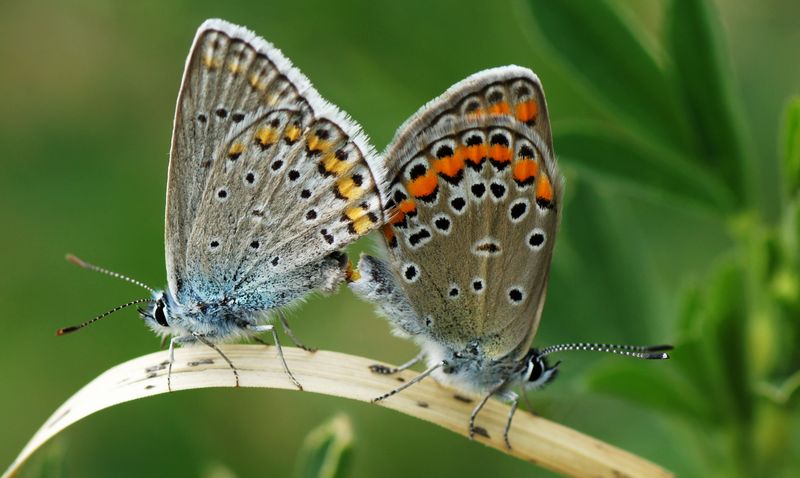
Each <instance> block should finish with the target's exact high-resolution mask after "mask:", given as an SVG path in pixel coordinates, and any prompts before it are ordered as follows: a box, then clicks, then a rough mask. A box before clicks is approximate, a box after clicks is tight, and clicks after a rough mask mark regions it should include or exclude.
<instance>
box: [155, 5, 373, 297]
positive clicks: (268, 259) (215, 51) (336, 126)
mask: <svg viewBox="0 0 800 478" xmlns="http://www.w3.org/2000/svg"><path fill="white" fill-rule="evenodd" d="M379 177H383V173H382V168H381V167H379V166H378V165H377V164H376V160H375V157H374V153H373V151H372V148H371V147H370V146H369V144H368V141H367V139H366V138H365V137H364V135H363V134H362V133H361V131H360V128H359V127H358V125H356V124H355V123H354V122H353V121H352V120H350V118H349V117H347V115H346V114H344V113H342V112H341V111H339V110H338V109H337V108H336V107H334V106H332V105H330V104H329V103H327V102H326V101H324V100H323V99H322V98H321V97H320V96H319V94H318V93H317V92H316V90H315V89H314V88H313V87H312V86H311V84H310V82H309V81H308V79H307V78H306V77H305V76H303V74H302V73H301V72H300V71H299V70H297V69H296V68H294V67H293V66H292V65H291V63H290V62H289V60H287V59H286V58H285V57H284V56H283V55H282V54H281V53H280V51H278V50H277V49H276V48H274V47H273V46H272V45H271V44H269V43H268V42H267V41H265V40H263V39H262V38H259V37H257V36H256V35H254V34H253V33H252V32H250V31H248V30H246V29H245V28H242V27H238V26H235V25H232V24H229V23H227V22H224V21H221V20H208V21H206V22H205V23H203V25H202V26H201V27H200V29H199V30H198V33H197V35H196V37H195V40H194V44H193V46H192V49H191V52H190V54H189V58H188V59H187V63H186V69H185V72H184V78H183V84H182V87H181V92H180V94H179V98H178V106H177V110H176V115H175V126H174V133H173V144H172V151H171V155H170V171H169V180H168V187H167V214H166V256H167V271H168V280H169V287H170V290H171V291H172V293H173V295H174V297H176V298H177V299H178V300H179V301H184V300H188V299H189V297H188V296H190V295H192V294H193V293H195V292H196V291H197V290H198V288H200V287H207V286H211V287H212V289H216V290H217V291H221V292H226V293H227V292H230V291H231V290H235V289H238V288H240V287H242V286H244V285H257V284H258V283H259V282H260V281H265V280H269V278H275V281H276V282H280V280H279V276H281V275H285V276H290V277H291V276H293V273H296V271H297V270H299V269H302V268H304V267H306V266H308V265H309V264H313V263H314V262H316V261H319V260H320V259H321V258H323V257H324V256H326V255H327V254H329V253H330V252H332V251H335V250H337V249H341V248H342V247H344V246H346V245H347V244H348V243H350V242H352V241H353V240H355V239H356V238H358V237H359V236H360V235H363V234H365V233H366V232H368V231H369V230H370V229H372V228H373V227H376V226H377V225H378V224H379V223H380V219H381V217H380V216H381V204H380V198H379V194H378V192H377V191H378V189H377V186H378V184H379V182H380V180H379V179H376V178H379Z"/></svg>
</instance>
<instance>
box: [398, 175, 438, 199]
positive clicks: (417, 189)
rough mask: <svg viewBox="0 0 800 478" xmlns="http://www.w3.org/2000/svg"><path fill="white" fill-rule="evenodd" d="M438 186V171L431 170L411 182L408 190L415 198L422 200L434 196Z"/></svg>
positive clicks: (407, 187)
mask: <svg viewBox="0 0 800 478" xmlns="http://www.w3.org/2000/svg"><path fill="white" fill-rule="evenodd" d="M437 185H438V180H437V178H436V171H434V170H433V169H429V170H428V171H427V172H426V173H425V174H424V175H423V176H420V177H418V178H416V179H413V180H411V181H409V182H408V184H407V185H406V189H407V190H408V192H409V193H410V194H411V195H412V196H414V197H415V198H421V197H425V196H430V195H431V194H433V192H434V191H436V187H437Z"/></svg>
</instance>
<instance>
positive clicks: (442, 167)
mask: <svg viewBox="0 0 800 478" xmlns="http://www.w3.org/2000/svg"><path fill="white" fill-rule="evenodd" d="M464 153H465V152H464V149H463V148H456V151H455V152H454V153H453V155H452V156H445V157H443V158H439V159H436V160H434V161H433V169H434V170H435V171H436V172H437V173H440V174H443V175H445V176H447V177H450V178H454V177H456V176H458V173H459V172H461V170H462V169H464V156H465V154H464Z"/></svg>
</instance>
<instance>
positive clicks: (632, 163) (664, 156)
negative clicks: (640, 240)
mask: <svg viewBox="0 0 800 478" xmlns="http://www.w3.org/2000/svg"><path fill="white" fill-rule="evenodd" d="M555 145H556V148H555V149H556V151H557V152H558V155H559V156H560V157H561V158H562V159H563V160H564V162H565V163H568V164H572V165H573V166H575V167H576V168H578V169H579V170H581V171H584V172H589V173H591V174H594V175H597V176H598V177H600V178H605V179H606V180H609V181H612V182H616V183H619V184H621V185H623V186H626V187H628V188H632V189H633V190H635V191H637V192H639V193H643V194H646V195H648V196H652V197H660V198H665V197H668V198H673V199H678V200H681V201H684V202H688V203H692V204H695V205H700V206H702V207H704V208H706V209H708V210H712V211H715V212H725V211H728V210H729V209H730V208H731V206H732V204H733V200H732V198H731V194H730V192H729V191H728V190H727V189H726V187H725V185H724V184H722V183H720V182H719V180H718V179H717V178H715V177H714V176H713V175H711V174H709V173H708V172H707V171H705V170H704V169H703V168H701V167H698V166H697V165H695V164H693V163H691V162H690V161H688V160H686V159H685V158H683V157H681V156H679V155H677V154H675V153H672V152H669V151H666V150H664V149H662V148H658V147H655V146H653V145H651V144H648V143H645V142H643V141H641V140H640V139H638V138H637V137H635V136H633V135H630V134H626V133H624V132H622V131H618V130H614V129H612V128H609V127H606V126H602V125H599V124H597V123H586V122H583V123H572V124H561V125H560V126H559V128H556V129H555Z"/></svg>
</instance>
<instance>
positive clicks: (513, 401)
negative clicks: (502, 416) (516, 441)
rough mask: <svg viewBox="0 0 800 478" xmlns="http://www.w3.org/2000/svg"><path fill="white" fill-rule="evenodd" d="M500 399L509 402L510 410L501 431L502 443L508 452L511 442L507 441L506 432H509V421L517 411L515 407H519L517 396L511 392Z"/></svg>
mask: <svg viewBox="0 0 800 478" xmlns="http://www.w3.org/2000/svg"><path fill="white" fill-rule="evenodd" d="M502 397H503V400H505V401H508V402H511V410H510V411H509V412H508V421H506V427H505V429H504V430H503V441H505V442H506V448H508V449H509V450H510V449H511V442H510V441H509V440H508V432H509V431H510V430H511V420H512V419H513V418H514V412H516V411H517V406H518V405H519V395H517V394H516V393H514V392H512V391H508V392H505V393H504V394H503V395H502Z"/></svg>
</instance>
